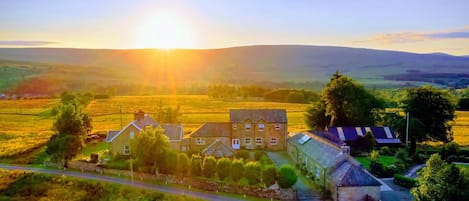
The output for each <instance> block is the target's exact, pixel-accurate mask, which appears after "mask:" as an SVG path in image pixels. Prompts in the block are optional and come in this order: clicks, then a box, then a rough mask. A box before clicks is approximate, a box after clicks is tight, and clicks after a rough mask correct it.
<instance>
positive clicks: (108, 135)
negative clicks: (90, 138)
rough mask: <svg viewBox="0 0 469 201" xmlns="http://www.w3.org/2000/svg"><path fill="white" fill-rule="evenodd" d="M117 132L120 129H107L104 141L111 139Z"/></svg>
mask: <svg viewBox="0 0 469 201" xmlns="http://www.w3.org/2000/svg"><path fill="white" fill-rule="evenodd" d="M119 132H120V130H109V131H107V135H106V142H110V141H111V139H112V138H113V137H114V136H116V135H117V134H118V133H119Z"/></svg>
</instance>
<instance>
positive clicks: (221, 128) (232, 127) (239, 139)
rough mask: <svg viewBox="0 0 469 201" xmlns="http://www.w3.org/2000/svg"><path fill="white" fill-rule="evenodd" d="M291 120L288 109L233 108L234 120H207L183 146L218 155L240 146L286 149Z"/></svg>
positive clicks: (228, 152) (232, 118)
mask: <svg viewBox="0 0 469 201" xmlns="http://www.w3.org/2000/svg"><path fill="white" fill-rule="evenodd" d="M287 123H288V121H287V113H286V111H285V110H284V109H258V110H246V109H232V110H230V122H226V123H213V122H210V123H205V124H203V125H202V126H200V127H199V128H197V129H196V130H195V131H194V132H192V133H191V134H190V135H188V136H186V137H185V139H184V143H183V144H184V145H183V148H182V150H191V151H200V152H201V153H202V154H204V155H214V156H217V157H223V156H231V155H232V154H234V150H238V149H251V150H253V149H262V150H285V149H286V140H287V133H288V131H287Z"/></svg>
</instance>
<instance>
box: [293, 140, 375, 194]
mask: <svg viewBox="0 0 469 201" xmlns="http://www.w3.org/2000/svg"><path fill="white" fill-rule="evenodd" d="M324 136H327V135H326V134H325V133H322V132H319V131H304V132H301V133H297V134H294V135H293V136H292V137H290V138H289V139H288V143H287V152H288V154H289V156H290V157H291V158H292V160H293V161H294V162H295V163H296V166H297V167H298V168H299V169H300V170H301V171H302V172H303V173H304V174H306V175H307V177H309V178H311V180H313V182H315V183H316V184H318V185H319V186H320V187H322V188H323V189H324V190H326V191H328V192H330V193H331V195H332V198H333V200H336V201H337V200H379V199H380V186H381V183H380V182H379V181H378V180H377V179H376V178H375V177H374V176H373V175H371V174H370V173H369V172H368V171H367V170H366V169H365V168H363V167H362V166H361V165H360V163H359V162H357V161H356V160H355V159H353V158H352V157H351V156H350V155H349V154H348V148H347V146H344V144H343V143H342V142H340V141H332V140H330V139H327V138H324Z"/></svg>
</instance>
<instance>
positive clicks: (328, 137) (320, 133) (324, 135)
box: [309, 131, 345, 147]
mask: <svg viewBox="0 0 469 201" xmlns="http://www.w3.org/2000/svg"><path fill="white" fill-rule="evenodd" d="M309 132H310V133H311V134H313V135H316V136H318V137H321V138H324V139H326V140H328V141H330V142H331V143H334V144H336V145H337V146H339V147H340V146H343V145H345V143H344V142H342V140H340V139H339V138H337V137H336V136H335V135H333V134H332V133H329V132H325V131H309Z"/></svg>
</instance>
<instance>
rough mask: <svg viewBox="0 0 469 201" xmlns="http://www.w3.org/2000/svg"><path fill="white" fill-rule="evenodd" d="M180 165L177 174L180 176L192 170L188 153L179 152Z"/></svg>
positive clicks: (186, 174) (178, 162)
mask: <svg viewBox="0 0 469 201" xmlns="http://www.w3.org/2000/svg"><path fill="white" fill-rule="evenodd" d="M177 164H178V166H177V167H176V171H177V174H178V175H180V176H183V177H184V176H188V175H189V171H190V169H189V168H190V160H189V157H187V154H186V153H178V161H177Z"/></svg>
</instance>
